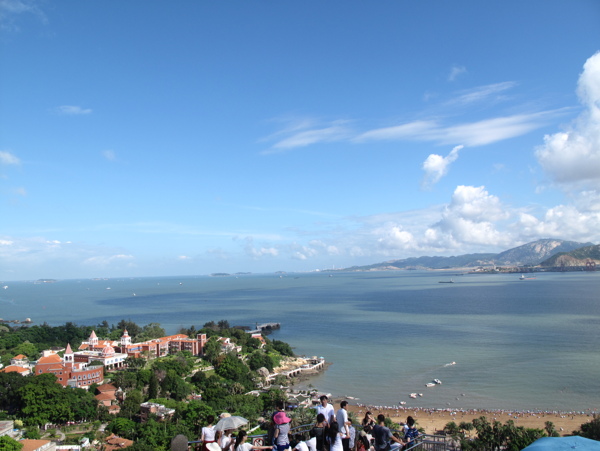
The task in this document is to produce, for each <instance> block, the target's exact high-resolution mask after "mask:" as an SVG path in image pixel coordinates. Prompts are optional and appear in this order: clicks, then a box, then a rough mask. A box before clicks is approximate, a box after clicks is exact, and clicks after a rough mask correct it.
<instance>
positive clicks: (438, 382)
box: [433, 379, 442, 385]
mask: <svg viewBox="0 0 600 451" xmlns="http://www.w3.org/2000/svg"><path fill="white" fill-rule="evenodd" d="M433 382H435V383H436V384H438V385H440V384H441V383H442V381H441V380H439V379H434V380H433Z"/></svg>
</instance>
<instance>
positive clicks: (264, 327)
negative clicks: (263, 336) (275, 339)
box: [248, 323, 281, 334]
mask: <svg viewBox="0 0 600 451" xmlns="http://www.w3.org/2000/svg"><path fill="white" fill-rule="evenodd" d="M277 329H281V324H280V323H263V324H258V323H256V329H254V330H249V331H248V333H249V334H259V333H261V332H267V333H268V332H271V331H272V330H277Z"/></svg>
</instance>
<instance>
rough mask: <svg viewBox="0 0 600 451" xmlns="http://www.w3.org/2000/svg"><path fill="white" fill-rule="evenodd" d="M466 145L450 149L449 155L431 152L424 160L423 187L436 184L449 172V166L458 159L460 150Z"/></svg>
mask: <svg viewBox="0 0 600 451" xmlns="http://www.w3.org/2000/svg"><path fill="white" fill-rule="evenodd" d="M463 147H464V146H462V145H461V146H456V147H455V148H454V149H452V150H451V151H450V153H449V154H448V156H446V157H442V156H441V155H437V154H431V155H429V156H428V157H427V159H426V160H425V161H424V162H423V170H424V171H425V177H424V178H423V183H422V187H423V188H425V189H428V188H430V187H431V186H433V185H435V184H436V183H437V182H439V181H440V179H441V178H442V177H443V176H445V175H446V174H447V173H448V168H449V167H450V165H451V164H452V163H454V162H455V161H456V160H457V159H458V152H459V151H460V149H462V148H463Z"/></svg>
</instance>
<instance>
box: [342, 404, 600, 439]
mask: <svg viewBox="0 0 600 451" xmlns="http://www.w3.org/2000/svg"><path fill="white" fill-rule="evenodd" d="M339 402H340V400H337V399H336V400H335V401H334V402H333V405H334V407H335V408H336V409H337V408H338V407H339ZM348 402H349V405H348V410H349V411H350V412H354V413H356V417H357V418H358V419H359V420H362V418H363V417H364V415H365V412H366V411H370V412H372V413H373V414H374V415H375V416H377V415H379V414H380V413H383V414H384V415H385V416H387V417H390V418H391V419H392V421H394V422H395V423H399V422H405V421H406V417H407V416H408V415H410V416H412V417H413V418H414V419H415V421H416V422H417V426H418V427H419V428H424V429H425V432H426V433H427V434H434V433H435V432H436V431H440V430H442V429H444V426H445V425H446V423H448V422H450V421H454V422H455V423H456V424H460V423H461V422H462V421H465V422H468V423H470V422H471V421H472V420H473V419H475V418H479V417H481V416H485V417H486V418H487V419H488V421H490V422H492V421H494V420H497V421H500V422H501V423H503V424H504V423H506V422H507V421H508V420H513V421H514V423H515V425H516V426H524V427H526V428H536V429H544V426H545V423H546V421H551V422H552V423H554V427H555V428H556V430H557V431H559V433H560V434H562V435H569V434H571V432H572V431H574V430H577V429H579V427H580V426H581V425H582V424H583V423H588V422H589V421H591V420H592V419H593V415H592V414H591V413H590V414H587V415H584V414H567V413H559V412H556V413H554V412H552V413H548V412H546V413H537V412H536V413H533V412H507V411H484V410H478V411H460V410H451V411H450V410H449V411H445V410H431V409H412V408H407V409H392V408H386V407H380V406H362V405H356V404H350V402H351V401H350V400H349V401H348Z"/></svg>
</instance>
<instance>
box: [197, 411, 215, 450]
mask: <svg viewBox="0 0 600 451" xmlns="http://www.w3.org/2000/svg"><path fill="white" fill-rule="evenodd" d="M206 421H207V423H208V426H204V427H203V428H202V437H201V438H200V440H202V450H203V451H208V449H207V448H206V445H207V444H209V443H214V442H215V436H216V434H217V431H215V427H214V425H213V423H214V422H215V417H214V416H213V415H209V416H208V417H207V418H206Z"/></svg>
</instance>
